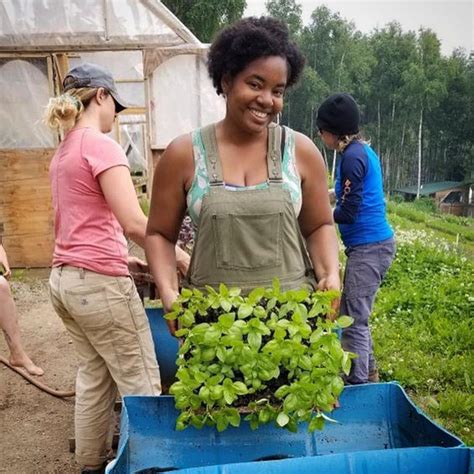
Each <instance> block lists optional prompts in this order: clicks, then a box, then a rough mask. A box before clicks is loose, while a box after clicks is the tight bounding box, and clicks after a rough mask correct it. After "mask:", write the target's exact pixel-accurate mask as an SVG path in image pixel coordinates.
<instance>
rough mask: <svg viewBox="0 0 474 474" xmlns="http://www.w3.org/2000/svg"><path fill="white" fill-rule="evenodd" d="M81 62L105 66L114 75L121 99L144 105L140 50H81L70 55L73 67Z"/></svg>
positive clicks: (135, 105)
mask: <svg viewBox="0 0 474 474" xmlns="http://www.w3.org/2000/svg"><path fill="white" fill-rule="evenodd" d="M83 62H91V63H95V64H100V65H101V66H104V67H105V68H107V69H108V70H109V71H110V72H111V74H112V76H113V77H114V79H115V82H116V85H117V89H118V91H119V94H120V96H121V97H122V98H123V100H124V101H125V102H126V103H127V104H129V105H131V106H134V107H145V87H144V83H143V62H142V53H141V51H107V52H105V51H100V52H93V53H84V52H82V53H80V54H79V55H77V56H76V57H71V58H70V60H69V65H70V66H71V67H74V66H77V65H79V64H80V63H83Z"/></svg>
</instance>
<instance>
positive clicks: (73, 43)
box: [0, 0, 192, 51]
mask: <svg viewBox="0 0 474 474" xmlns="http://www.w3.org/2000/svg"><path fill="white" fill-rule="evenodd" d="M150 5H151V6H150ZM159 14H160V15H161V16H162V17H163V18H167V21H163V19H162V18H160V17H159V16H158V15H159ZM169 16H170V14H169V12H168V10H167V9H166V8H165V7H164V6H163V5H162V4H161V2H158V1H156V0H155V1H153V0H147V1H140V0H2V1H1V2H0V49H3V50H17V51H21V50H23V51H24V50H27V49H28V50H32V49H33V50H34V49H36V50H40V49H41V48H46V47H49V48H56V50H57V49H58V48H59V47H63V48H64V50H70V49H74V47H76V48H77V47H78V46H80V47H82V48H84V47H90V48H92V49H104V46H103V44H104V42H107V44H108V46H109V47H115V48H116V49H117V46H120V45H121V44H127V45H133V44H153V45H155V46H169V45H178V44H183V43H185V41H184V40H183V39H182V38H181V37H180V36H179V35H178V34H177V33H176V31H175V30H174V29H173V28H172V27H171V26H170V24H172V23H173V17H172V15H171V21H170V20H169ZM174 20H175V21H176V24H177V25H179V22H178V21H177V20H176V19H174ZM189 36H192V35H191V34H190V35H189Z"/></svg>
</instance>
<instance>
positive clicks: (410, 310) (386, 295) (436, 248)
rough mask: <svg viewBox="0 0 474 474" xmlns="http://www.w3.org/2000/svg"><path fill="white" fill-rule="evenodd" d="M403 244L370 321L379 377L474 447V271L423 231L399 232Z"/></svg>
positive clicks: (467, 261) (469, 264)
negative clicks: (401, 389)
mask: <svg viewBox="0 0 474 474" xmlns="http://www.w3.org/2000/svg"><path fill="white" fill-rule="evenodd" d="M418 212H420V211H418ZM426 219H427V220H428V221H429V219H430V216H429V215H428V214H426ZM397 240H398V249H397V256H396V259H395V261H394V263H393V264H392V267H391V268H390V270H389V272H388V274H387V277H386V279H385V280H384V283H383V285H382V288H381V289H380V291H379V293H378V296H377V300H376V303H375V307H374V314H373V318H372V321H373V324H372V330H373V337H374V344H375V352H376V357H377V360H378V362H379V370H380V373H381V375H382V378H383V379H385V380H398V381H399V382H400V383H401V384H402V385H403V386H404V387H406V388H408V389H409V391H410V395H411V396H413V398H414V399H415V401H416V402H417V403H418V404H419V405H420V406H422V407H423V408H424V409H425V410H426V411H427V412H428V413H429V414H430V416H432V417H433V418H434V419H435V420H437V421H438V422H439V423H441V424H442V425H443V426H445V427H446V428H448V429H450V430H452V431H453V432H455V433H456V434H457V435H458V436H460V437H461V438H463V440H464V441H465V442H466V443H467V444H473V443H474V434H473V433H472V427H473V426H474V417H473V413H474V410H473V408H474V405H473V403H474V397H473V396H472V393H473V392H472V390H473V381H474V352H473V348H474V337H473V334H474V331H473V330H474V320H473V319H472V314H474V283H473V278H472V275H473V274H474V265H473V263H472V261H470V260H468V259H466V258H465V257H464V256H462V255H460V254H459V253H457V252H455V251H453V250H452V248H451V247H450V246H449V245H447V244H446V242H444V243H443V241H440V240H434V239H433V237H432V236H430V235H429V234H427V233H425V232H423V231H402V230H401V229H397Z"/></svg>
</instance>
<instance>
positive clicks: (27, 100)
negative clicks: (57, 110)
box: [0, 58, 56, 149]
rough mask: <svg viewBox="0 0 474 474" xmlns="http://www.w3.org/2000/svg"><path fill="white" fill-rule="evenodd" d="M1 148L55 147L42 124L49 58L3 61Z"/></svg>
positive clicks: (0, 65)
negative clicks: (47, 61) (47, 59)
mask: <svg viewBox="0 0 474 474" xmlns="http://www.w3.org/2000/svg"><path fill="white" fill-rule="evenodd" d="M0 91H1V99H0V130H1V133H0V149H1V148H49V147H54V146H56V138H55V135H54V133H53V132H51V130H50V129H49V128H48V127H47V126H46V125H45V124H43V123H42V116H43V113H44V110H45V106H46V104H47V103H48V100H49V97H50V95H49V94H50V92H49V82H48V75H47V63H46V58H32V59H28V60H21V59H0Z"/></svg>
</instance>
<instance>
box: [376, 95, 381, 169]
mask: <svg viewBox="0 0 474 474" xmlns="http://www.w3.org/2000/svg"><path fill="white" fill-rule="evenodd" d="M377 148H378V152H379V155H380V159H381V160H382V156H381V155H382V144H381V143H380V100H379V101H378V102H377Z"/></svg>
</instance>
